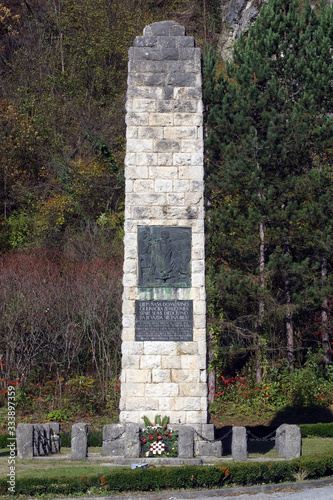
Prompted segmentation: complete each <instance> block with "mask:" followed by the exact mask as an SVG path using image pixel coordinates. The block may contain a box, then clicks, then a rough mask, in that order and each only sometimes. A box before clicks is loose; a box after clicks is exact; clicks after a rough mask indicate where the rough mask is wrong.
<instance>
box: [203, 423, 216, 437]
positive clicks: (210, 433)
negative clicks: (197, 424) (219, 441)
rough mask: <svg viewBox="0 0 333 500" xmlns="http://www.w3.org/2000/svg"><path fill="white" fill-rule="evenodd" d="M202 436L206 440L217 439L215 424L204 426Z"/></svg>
mask: <svg viewBox="0 0 333 500" xmlns="http://www.w3.org/2000/svg"><path fill="white" fill-rule="evenodd" d="M200 434H201V435H202V437H204V438H205V439H208V440H210V441H213V440H214V439H215V427H214V425H213V424H202V426H201V432H200Z"/></svg>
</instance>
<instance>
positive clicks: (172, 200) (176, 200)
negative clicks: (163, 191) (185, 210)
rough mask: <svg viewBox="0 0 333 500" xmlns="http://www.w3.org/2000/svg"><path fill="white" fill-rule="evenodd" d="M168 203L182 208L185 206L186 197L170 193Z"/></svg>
mask: <svg viewBox="0 0 333 500" xmlns="http://www.w3.org/2000/svg"><path fill="white" fill-rule="evenodd" d="M167 203H168V205H176V206H182V205H184V204H185V196H184V194H182V193H169V194H168V195H167Z"/></svg>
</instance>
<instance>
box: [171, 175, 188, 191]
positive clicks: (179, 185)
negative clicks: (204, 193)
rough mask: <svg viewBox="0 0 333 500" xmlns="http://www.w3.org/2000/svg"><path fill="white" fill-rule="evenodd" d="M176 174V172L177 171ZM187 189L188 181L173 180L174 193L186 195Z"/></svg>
mask: <svg viewBox="0 0 333 500" xmlns="http://www.w3.org/2000/svg"><path fill="white" fill-rule="evenodd" d="M177 173H178V170H177ZM188 188H189V181H188V180H174V181H173V190H174V192H175V193H186V192H187V191H188Z"/></svg>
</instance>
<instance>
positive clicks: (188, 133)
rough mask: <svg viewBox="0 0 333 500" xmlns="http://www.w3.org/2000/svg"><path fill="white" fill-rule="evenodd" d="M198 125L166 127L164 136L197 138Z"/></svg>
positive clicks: (170, 138) (169, 137)
mask: <svg viewBox="0 0 333 500" xmlns="http://www.w3.org/2000/svg"><path fill="white" fill-rule="evenodd" d="M196 136H197V127H170V128H169V127H168V128H167V127H165V128H164V138H165V139H169V140H180V139H195V138H196Z"/></svg>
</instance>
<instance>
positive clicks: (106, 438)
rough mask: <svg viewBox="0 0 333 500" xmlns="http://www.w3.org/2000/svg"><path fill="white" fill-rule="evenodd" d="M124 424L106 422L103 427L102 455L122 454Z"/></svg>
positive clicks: (119, 455)
mask: <svg viewBox="0 0 333 500" xmlns="http://www.w3.org/2000/svg"><path fill="white" fill-rule="evenodd" d="M124 434H125V425H124V424H108V425H104V427H103V445H102V453H103V456H104V457H123V456H124V444H125V439H124Z"/></svg>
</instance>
